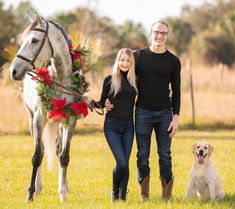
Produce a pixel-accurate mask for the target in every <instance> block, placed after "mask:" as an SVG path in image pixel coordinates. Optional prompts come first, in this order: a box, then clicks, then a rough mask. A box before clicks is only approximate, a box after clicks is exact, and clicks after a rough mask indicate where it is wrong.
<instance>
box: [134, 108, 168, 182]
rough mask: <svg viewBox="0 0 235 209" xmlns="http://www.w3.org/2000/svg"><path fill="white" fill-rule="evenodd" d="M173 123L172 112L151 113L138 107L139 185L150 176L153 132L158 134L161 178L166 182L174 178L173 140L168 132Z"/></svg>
mask: <svg viewBox="0 0 235 209" xmlns="http://www.w3.org/2000/svg"><path fill="white" fill-rule="evenodd" d="M171 121H172V111H171V110H162V111H151V110H146V109H143V108H138V107H136V112H135V129H136V142H137V149H138V151H137V168H138V181H139V183H141V182H142V181H143V179H144V178H145V177H146V176H149V175H150V167H149V154H150V147H151V135H152V132H153V130H154V132H155V134H156V141H157V151H158V156H159V170H160V176H161V177H163V178H164V179H165V180H166V182H168V181H170V179H171V178H172V162H171V138H170V137H169V132H168V131H167V129H168V127H169V125H170V122H171Z"/></svg>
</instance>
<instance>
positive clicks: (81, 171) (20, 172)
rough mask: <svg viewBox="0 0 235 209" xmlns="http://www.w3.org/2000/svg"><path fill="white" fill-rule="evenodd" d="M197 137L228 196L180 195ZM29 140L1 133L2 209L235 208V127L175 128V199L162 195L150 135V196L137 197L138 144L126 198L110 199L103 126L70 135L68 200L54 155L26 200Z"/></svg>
mask: <svg viewBox="0 0 235 209" xmlns="http://www.w3.org/2000/svg"><path fill="white" fill-rule="evenodd" d="M196 141H208V142H209V143H211V144H212V145H213V146H214V152H213V154H212V156H211V158H212V160H213V161H214V163H215V166H216V168H217V170H218V172H219V174H220V176H221V179H222V183H223V187H224V190H225V193H226V197H225V199H224V200H222V201H213V202H212V201H208V200H201V201H199V200H196V199H194V198H191V199H190V200H187V201H185V200H183V198H184V195H185V192H186V188H187V184H188V180H189V171H190V168H191V165H192V162H193V156H192V153H191V145H192V144H193V143H194V142H196ZM32 152H33V141H32V139H31V137H30V136H1V137H0V174H1V175H0V208H1V209H6V208H9V209H19V208H22V209H23V208H24V209H25V208H34V209H47V208H48V209H51V208H63V209H66V208H89V209H93V208H104V209H106V208H118V209H119V208H123V209H124V208H125V209H127V208H131V209H135V208H154V209H156V208H158V209H165V208H170V209H184V208H197V209H198V208H202V209H205V208H208V209H209V208H213V209H218V208H221V209H227V208H235V175H234V174H235V166H234V159H235V131H217V132H214V131H211V132H206V131H204V132H199V131H181V130H180V131H179V132H178V135H177V136H176V137H175V138H174V141H173V145H172V157H173V172H174V177H175V184H174V188H173V199H172V200H171V201H170V202H168V203H164V202H162V200H161V187H160V181H159V170H158V161H157V151H156V142H155V140H152V151H151V158H150V163H151V179H150V200H149V201H147V202H145V203H142V204H141V203H140V202H139V185H138V183H137V180H136V144H135V143H134V146H133V150H132V155H131V159H130V180H129V185H128V188H129V193H128V196H127V201H126V203H115V204H111V203H110V190H111V178H112V168H113V166H114V159H113V157H112V155H111V152H110V150H109V148H108V146H107V144H106V141H105V138H104V136H103V133H102V131H97V132H91V133H89V131H88V130H87V131H86V132H84V133H83V134H80V135H76V136H74V138H73V141H72V145H71V152H70V164H69V168H68V182H69V187H70V193H69V194H68V196H67V202H66V203H63V204H61V203H60V202H59V196H58V193H57V189H58V183H57V182H58V172H57V164H58V163H57V159H56V161H55V168H54V170H53V171H51V172H49V171H48V170H47V165H46V160H45V159H44V161H43V165H42V178H43V190H42V193H41V194H40V195H39V196H35V198H34V202H32V203H25V202H24V201H25V199H26V196H27V187H28V184H29V180H30V174H31V156H32Z"/></svg>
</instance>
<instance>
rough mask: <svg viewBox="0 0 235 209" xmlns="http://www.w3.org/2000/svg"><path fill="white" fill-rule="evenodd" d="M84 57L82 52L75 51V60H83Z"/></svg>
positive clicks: (73, 57)
mask: <svg viewBox="0 0 235 209" xmlns="http://www.w3.org/2000/svg"><path fill="white" fill-rule="evenodd" d="M82 58H83V57H82V55H81V53H80V52H77V51H75V52H74V54H73V56H72V59H73V61H77V60H82Z"/></svg>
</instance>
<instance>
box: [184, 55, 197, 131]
mask: <svg viewBox="0 0 235 209" xmlns="http://www.w3.org/2000/svg"><path fill="white" fill-rule="evenodd" d="M186 70H187V72H188V78H189V89H190V99H191V107H192V108H191V109H192V121H191V124H192V127H195V105H194V91H193V76H192V71H191V60H190V58H188V59H187V62H186Z"/></svg>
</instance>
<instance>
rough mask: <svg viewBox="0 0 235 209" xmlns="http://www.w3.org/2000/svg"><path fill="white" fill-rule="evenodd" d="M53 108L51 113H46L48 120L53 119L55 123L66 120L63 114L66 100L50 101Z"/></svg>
mask: <svg viewBox="0 0 235 209" xmlns="http://www.w3.org/2000/svg"><path fill="white" fill-rule="evenodd" d="M51 101H52V104H53V108H52V111H51V112H49V113H48V118H49V119H50V118H54V121H55V123H57V122H59V120H60V119H61V118H64V119H67V117H68V116H67V114H66V113H64V112H63V108H64V107H65V103H66V98H64V99H61V100H60V99H54V98H52V99H51Z"/></svg>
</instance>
